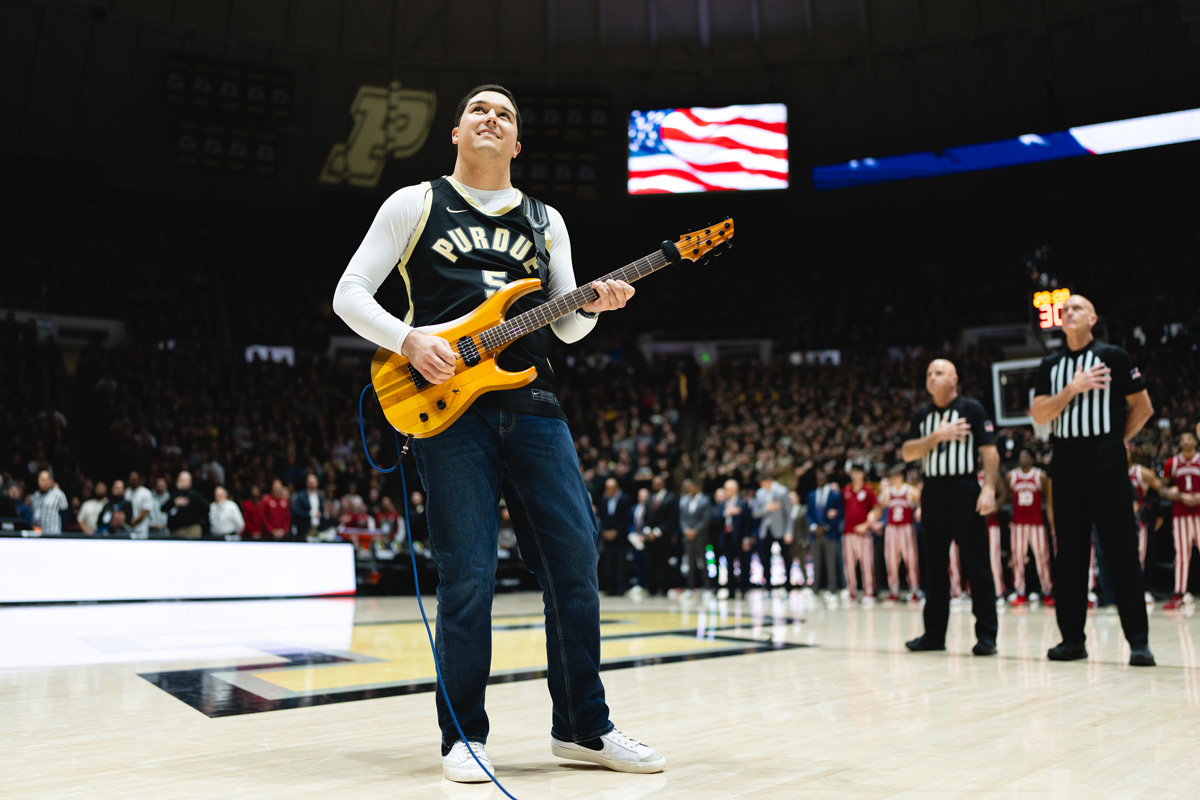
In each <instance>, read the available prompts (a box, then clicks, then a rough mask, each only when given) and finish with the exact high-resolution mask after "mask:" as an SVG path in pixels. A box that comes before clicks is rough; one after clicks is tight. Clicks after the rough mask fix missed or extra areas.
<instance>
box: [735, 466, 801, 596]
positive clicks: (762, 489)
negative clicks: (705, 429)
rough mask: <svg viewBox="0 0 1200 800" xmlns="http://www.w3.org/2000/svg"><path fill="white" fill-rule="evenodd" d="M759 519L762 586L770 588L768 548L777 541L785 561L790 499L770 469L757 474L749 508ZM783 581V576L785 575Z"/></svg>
mask: <svg viewBox="0 0 1200 800" xmlns="http://www.w3.org/2000/svg"><path fill="white" fill-rule="evenodd" d="M751 513H752V514H753V515H754V518H755V519H756V520H758V539H757V542H756V543H757V545H758V560H759V561H760V562H762V568H763V588H766V589H770V588H771V548H772V547H773V546H774V545H775V544H778V545H779V555H780V556H782V557H783V561H784V564H787V563H788V551H787V545H786V544H784V541H783V539H784V537H785V536H786V535H787V533H788V531H789V530H791V521H792V503H791V500H789V499H788V490H787V488H786V487H784V485H783V484H781V483H779V482H778V481H776V480H775V476H774V475H772V474H771V473H769V472H760V473H759V474H758V491H756V492H755V493H754V504H753V506H752V512H751ZM748 581H749V575H746V576H745V579H743V581H742V589H743V591H744V590H745V589H747V588H748V587H749V583H748ZM785 581H786V578H785Z"/></svg>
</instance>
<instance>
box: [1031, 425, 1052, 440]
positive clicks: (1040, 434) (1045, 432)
mask: <svg viewBox="0 0 1200 800" xmlns="http://www.w3.org/2000/svg"><path fill="white" fill-rule="evenodd" d="M1033 436H1034V438H1036V439H1037V440H1038V441H1039V442H1048V441H1050V423H1046V424H1045V425H1038V424H1037V423H1036V422H1035V423H1033Z"/></svg>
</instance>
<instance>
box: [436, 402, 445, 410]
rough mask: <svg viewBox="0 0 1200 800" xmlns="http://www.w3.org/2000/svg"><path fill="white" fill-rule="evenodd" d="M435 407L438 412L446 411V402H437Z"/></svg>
mask: <svg viewBox="0 0 1200 800" xmlns="http://www.w3.org/2000/svg"><path fill="white" fill-rule="evenodd" d="M437 406H438V411H445V410H446V401H445V400H438V402H437Z"/></svg>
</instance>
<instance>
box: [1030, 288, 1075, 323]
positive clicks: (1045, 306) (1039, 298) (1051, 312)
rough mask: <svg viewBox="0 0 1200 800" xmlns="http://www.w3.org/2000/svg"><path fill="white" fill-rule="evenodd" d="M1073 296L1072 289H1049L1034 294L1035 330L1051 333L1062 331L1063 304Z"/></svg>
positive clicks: (1033, 313)
mask: <svg viewBox="0 0 1200 800" xmlns="http://www.w3.org/2000/svg"><path fill="white" fill-rule="evenodd" d="M1070 296H1071V290H1070V289H1049V290H1046V291H1041V292H1034V293H1033V312H1032V317H1033V330H1034V332H1035V333H1049V332H1051V331H1059V330H1062V308H1063V303H1065V302H1067V298H1068V297H1070Z"/></svg>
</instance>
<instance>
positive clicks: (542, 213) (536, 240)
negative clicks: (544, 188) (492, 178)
mask: <svg viewBox="0 0 1200 800" xmlns="http://www.w3.org/2000/svg"><path fill="white" fill-rule="evenodd" d="M521 198H522V200H521V210H522V211H523V212H524V214H525V219H526V220H527V221H528V222H529V227H530V229H531V230H532V231H533V247H534V249H535V250H536V251H537V265H538V278H540V279H541V281H542V288H543V289H544V290H546V291H547V292H549V291H550V253H549V251H547V250H546V229H547V228H549V227H550V215H549V214H548V213H547V212H546V204H545V203H543V202H542V201H541V200H538V199H537V198H534V197H530V196H529V195H527V194H525V193H524V192H522V193H521Z"/></svg>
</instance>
